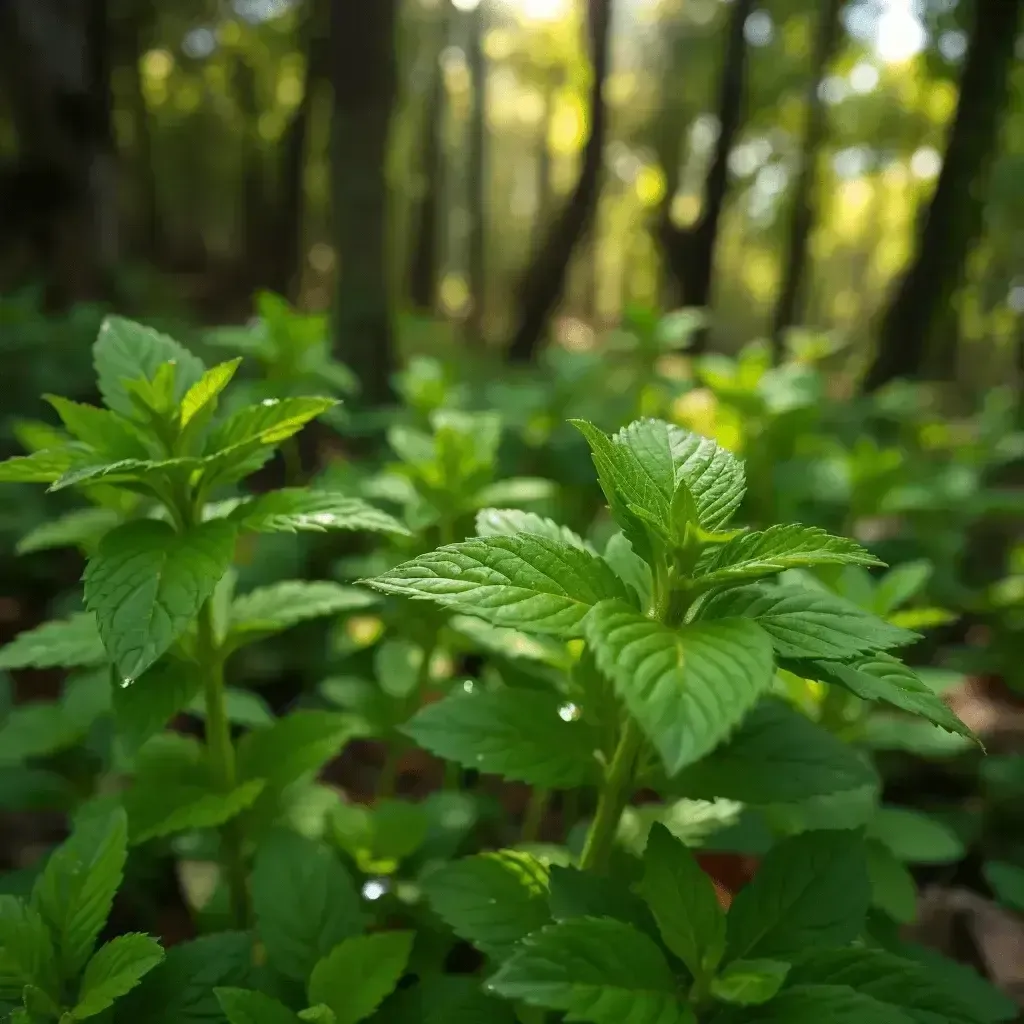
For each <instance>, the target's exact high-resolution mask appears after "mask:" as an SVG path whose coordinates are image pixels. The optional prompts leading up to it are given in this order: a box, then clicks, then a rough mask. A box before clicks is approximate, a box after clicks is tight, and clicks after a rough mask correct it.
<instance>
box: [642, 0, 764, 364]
mask: <svg viewBox="0 0 1024 1024" xmlns="http://www.w3.org/2000/svg"><path fill="white" fill-rule="evenodd" d="M753 8H754V0H733V6H732V14H730V16H729V24H728V27H727V30H726V32H727V38H726V45H725V55H724V57H723V61H722V75H721V78H720V80H719V90H718V110H717V115H718V139H717V141H716V142H715V152H714V154H713V156H712V159H711V166H710V167H709V168H708V173H707V177H706V178H705V180H704V195H703V200H702V202H701V212H700V217H699V218H698V220H697V223H696V224H694V225H693V227H691V228H679V227H676V226H675V225H674V224H673V223H672V221H671V219H670V217H669V210H670V207H669V206H666V208H665V210H664V211H663V216H662V222H661V230H660V235H661V244H662V248H663V250H664V253H665V261H666V263H667V264H668V269H669V272H670V273H671V275H672V278H673V281H674V283H675V287H676V290H677V292H678V296H677V298H678V301H679V304H680V305H682V306H696V307H701V308H706V307H707V306H708V305H710V300H711V284H712V281H713V277H714V264H715V247H716V245H717V242H718V230H719V225H720V223H721V219H722V211H723V209H724V208H725V196H726V192H727V191H728V187H729V153H730V152H731V151H732V147H733V143H734V141H735V139H736V134H737V132H738V131H739V127H740V124H741V122H742V119H743V109H744V105H745V103H744V101H745V97H746V79H747V44H746V40H745V38H744V35H743V28H744V25H745V24H746V21H747V18H748V17H749V16H750V12H751V11H752V10H753ZM706 344H707V334H706V332H704V331H701V332H698V334H697V335H696V336H695V337H694V341H693V346H692V350H693V351H701V350H702V349H703V348H704V347H705V346H706Z"/></svg>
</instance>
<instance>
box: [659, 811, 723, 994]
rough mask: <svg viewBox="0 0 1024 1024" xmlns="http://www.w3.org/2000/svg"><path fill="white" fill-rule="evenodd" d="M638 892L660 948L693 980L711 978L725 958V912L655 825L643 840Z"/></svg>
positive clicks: (694, 866) (677, 845)
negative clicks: (650, 914) (652, 920)
mask: <svg viewBox="0 0 1024 1024" xmlns="http://www.w3.org/2000/svg"><path fill="white" fill-rule="evenodd" d="M640 891H641V893H642V894H643V897H644V899H645V900H646V901H647V905H648V906H649V907H650V908H651V911H652V912H653V913H654V917H655V919H656V920H657V922H658V928H659V930H660V931H661V937H662V939H663V940H664V942H665V945H666V946H668V948H669V949H670V950H672V952H673V953H675V955H676V956H677V957H679V959H680V960H682V961H683V963H684V964H686V966H687V967H688V968H689V970H690V973H691V974H692V975H693V976H694V977H695V978H707V977H709V976H710V975H711V974H713V973H714V971H715V968H716V967H717V966H718V964H719V961H721V959H722V955H723V954H724V953H725V913H724V911H723V910H722V908H721V906H720V904H719V902H718V896H717V894H716V893H715V887H714V885H713V884H712V882H711V879H710V878H709V877H708V876H707V875H706V874H704V872H703V870H701V867H700V865H699V864H698V863H697V860H696V858H695V857H694V856H693V854H692V853H690V851H689V850H688V849H687V848H686V847H685V846H684V845H683V844H682V843H681V842H679V840H678V839H676V838H675V836H673V835H672V833H671V832H669V830H668V829H667V828H665V826H664V825H662V824H661V823H660V822H658V823H655V824H654V825H653V826H652V828H651V831H650V834H649V835H648V837H647V847H646V849H645V850H644V877H643V881H642V882H641V885H640Z"/></svg>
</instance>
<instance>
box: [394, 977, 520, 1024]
mask: <svg viewBox="0 0 1024 1024" xmlns="http://www.w3.org/2000/svg"><path fill="white" fill-rule="evenodd" d="M374 1020H375V1021H379V1024H408V1022H409V1021H415V1022H416V1024H482V1022H484V1021H486V1022H487V1024H516V1021H517V1020H518V1018H517V1017H516V1013H515V1010H514V1009H513V1007H512V1004H511V1003H507V1002H504V1001H502V1000H499V999H495V998H494V997H493V996H489V995H487V994H485V993H484V991H483V990H482V989H481V988H480V981H479V979H478V978H474V977H471V976H468V975H464V974H429V975H427V976H426V977H424V978H423V979H422V980H421V981H420V982H419V983H417V984H415V985H410V986H408V987H404V988H401V989H399V991H397V992H396V993H395V994H394V995H393V996H391V998H390V999H388V1000H387V1002H386V1003H385V1004H384V1005H383V1006H382V1007H381V1008H380V1012H379V1014H378V1015H377V1017H374Z"/></svg>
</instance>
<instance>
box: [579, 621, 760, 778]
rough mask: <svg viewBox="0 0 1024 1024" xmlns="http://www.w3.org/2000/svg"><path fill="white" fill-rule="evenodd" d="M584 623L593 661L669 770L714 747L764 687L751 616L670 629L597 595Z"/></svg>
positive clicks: (678, 768) (757, 632)
mask: <svg viewBox="0 0 1024 1024" xmlns="http://www.w3.org/2000/svg"><path fill="white" fill-rule="evenodd" d="M583 626H584V632H585V635H586V638H587V642H588V644H590V646H591V647H592V648H593V651H594V655H595V658H596V660H597V664H598V667H599V668H600V669H601V671H602V672H604V673H605V674H606V675H607V676H608V677H609V678H610V679H611V680H612V682H613V683H614V684H615V689H616V692H617V693H618V694H619V695H620V696H621V697H622V699H623V701H624V702H625V704H626V707H627V708H628V709H629V711H630V713H631V714H632V715H633V717H634V718H636V720H637V721H638V722H639V723H640V726H641V728H642V729H643V730H644V732H645V733H646V734H647V736H648V738H649V739H650V740H651V742H652V743H653V744H654V745H655V747H657V749H658V752H659V754H660V755H661V757H662V760H663V761H664V763H665V769H666V771H667V772H668V773H669V775H674V774H675V773H676V772H678V771H681V770H682V769H683V768H685V767H686V766H687V765H690V764H693V763H694V762H695V761H698V760H700V758H702V757H704V756H705V755H706V754H708V753H710V752H711V751H712V750H714V749H715V747H717V746H718V744H719V743H721V742H722V741H723V740H725V739H726V738H727V737H728V736H729V734H730V733H731V732H732V730H733V729H734V728H735V727H736V726H737V725H738V724H739V722H740V721H741V720H742V719H743V717H744V715H745V714H746V713H747V711H749V710H750V708H751V707H752V706H753V705H754V704H755V703H756V701H757V699H758V697H759V696H760V695H761V694H762V693H763V692H764V691H765V690H767V689H768V687H769V686H770V685H771V681H772V676H773V674H774V666H773V664H772V651H771V645H770V643H769V641H768V637H767V635H766V634H765V633H764V632H762V630H761V629H760V628H759V627H758V626H757V625H755V624H754V623H753V622H747V621H744V620H743V619H723V620H721V621H718V622H699V623H693V624H691V625H686V626H682V627H680V628H679V629H675V630H674V629H670V628H669V627H667V626H664V625H662V624H661V623H658V622H655V621H653V620H651V619H648V618H646V617H645V616H643V615H641V614H639V613H638V612H636V611H634V610H633V609H632V608H630V607H629V606H628V605H626V604H625V603H624V602H622V601H604V602H602V603H601V604H598V605H596V606H595V608H594V610H593V611H592V612H591V613H590V614H589V615H588V616H587V618H586V619H585V620H584V623H583Z"/></svg>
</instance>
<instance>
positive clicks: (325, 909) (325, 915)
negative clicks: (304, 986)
mask: <svg viewBox="0 0 1024 1024" xmlns="http://www.w3.org/2000/svg"><path fill="white" fill-rule="evenodd" d="M252 902H253V909H254V911H255V914H256V922H257V928H258V930H259V934H260V938H261V939H262V941H263V944H264V946H265V947H266V950H267V958H268V960H269V961H270V964H271V965H272V966H273V967H274V968H275V970H278V971H280V972H281V973H282V974H283V975H285V977H288V978H293V979H294V980H295V981H302V982H304V981H305V980H306V979H307V978H308V977H309V973H310V971H312V969H313V965H314V964H315V963H316V962H317V961H318V960H319V959H320V958H321V957H323V956H326V955H327V953H329V952H330V951H331V950H332V949H333V948H334V947H335V946H336V945H337V944H338V943H339V942H342V941H343V940H344V939H348V938H351V937H352V936H354V935H358V934H359V933H360V932H361V931H362V930H363V923H364V918H363V912H362V909H361V906H360V899H359V893H358V891H357V890H356V887H355V885H354V884H353V882H352V879H351V878H350V877H349V874H348V872H347V871H346V870H345V869H344V867H342V865H341V863H340V862H339V860H338V859H337V857H336V856H335V855H334V854H333V853H332V852H331V851H330V850H328V849H327V848H326V847H325V846H323V845H321V844H320V843H316V842H314V841H313V840H311V839H307V838H305V837H304V836H300V835H297V834H296V833H294V832H285V831H278V832H274V833H272V834H270V835H269V836H268V837H267V838H266V839H264V840H263V842H262V843H260V845H259V847H258V848H257V851H256V860H255V865H254V867H253V874H252Z"/></svg>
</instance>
